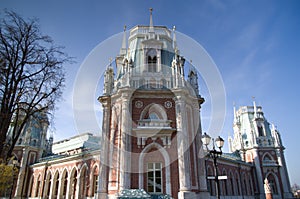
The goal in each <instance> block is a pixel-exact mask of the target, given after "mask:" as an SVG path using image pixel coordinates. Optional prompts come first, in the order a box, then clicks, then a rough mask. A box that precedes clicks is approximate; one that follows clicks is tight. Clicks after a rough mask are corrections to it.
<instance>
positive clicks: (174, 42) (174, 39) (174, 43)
mask: <svg viewBox="0 0 300 199" xmlns="http://www.w3.org/2000/svg"><path fill="white" fill-rule="evenodd" d="M175 31H176V26H173V49H174V50H175V51H176V50H177V41H176V32H175Z"/></svg>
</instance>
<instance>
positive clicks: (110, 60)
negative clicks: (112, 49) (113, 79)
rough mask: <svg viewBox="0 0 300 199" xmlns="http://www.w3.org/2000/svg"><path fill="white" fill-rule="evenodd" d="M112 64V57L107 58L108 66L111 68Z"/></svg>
mask: <svg viewBox="0 0 300 199" xmlns="http://www.w3.org/2000/svg"><path fill="white" fill-rule="evenodd" d="M111 63H112V57H110V58H109V66H111Z"/></svg>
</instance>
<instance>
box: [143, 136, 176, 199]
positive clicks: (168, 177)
mask: <svg viewBox="0 0 300 199" xmlns="http://www.w3.org/2000/svg"><path fill="white" fill-rule="evenodd" d="M155 148H156V149H157V150H158V151H159V152H160V153H161V155H162V156H163V158H164V166H165V180H166V182H165V185H166V190H165V192H166V193H167V194H169V195H171V173H170V157H169V154H168V152H167V151H166V149H165V148H163V147H162V146H161V145H159V144H158V143H155V142H153V143H151V144H149V145H147V146H146V147H145V148H144V149H143V151H142V152H141V153H140V156H139V188H140V189H143V188H144V175H143V174H144V160H145V155H146V154H147V153H148V152H149V151H150V150H151V149H155Z"/></svg>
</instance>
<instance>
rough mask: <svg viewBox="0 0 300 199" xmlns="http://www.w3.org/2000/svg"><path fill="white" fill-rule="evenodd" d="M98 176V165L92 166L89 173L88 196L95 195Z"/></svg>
mask: <svg viewBox="0 0 300 199" xmlns="http://www.w3.org/2000/svg"><path fill="white" fill-rule="evenodd" d="M98 175H99V166H98V164H94V165H93V167H92V169H91V173H90V191H89V193H90V196H94V195H95V193H96V192H97V187H98V184H99V183H98V179H99V178H98Z"/></svg>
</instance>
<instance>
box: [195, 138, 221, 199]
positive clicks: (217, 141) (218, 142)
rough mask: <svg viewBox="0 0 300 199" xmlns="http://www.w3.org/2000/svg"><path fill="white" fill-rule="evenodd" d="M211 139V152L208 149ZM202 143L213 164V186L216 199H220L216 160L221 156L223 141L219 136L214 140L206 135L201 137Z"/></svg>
mask: <svg viewBox="0 0 300 199" xmlns="http://www.w3.org/2000/svg"><path fill="white" fill-rule="evenodd" d="M211 139H212V145H213V148H212V150H209V149H208V145H209V144H210V141H211ZM201 140H202V143H203V144H204V145H205V147H206V150H207V151H208V152H209V156H210V157H211V158H212V159H213V162H214V168H215V176H214V179H215V185H216V197H217V199H220V193H219V175H218V163H217V159H218V158H219V157H220V156H221V155H222V147H223V145H224V140H223V138H221V137H220V136H218V137H217V138H216V139H214V138H211V137H210V136H209V135H207V134H206V133H204V134H203V136H202V139H201ZM215 145H216V146H217V147H218V148H219V150H217V149H216V147H215Z"/></svg>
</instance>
